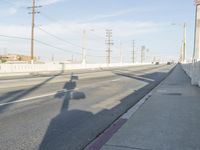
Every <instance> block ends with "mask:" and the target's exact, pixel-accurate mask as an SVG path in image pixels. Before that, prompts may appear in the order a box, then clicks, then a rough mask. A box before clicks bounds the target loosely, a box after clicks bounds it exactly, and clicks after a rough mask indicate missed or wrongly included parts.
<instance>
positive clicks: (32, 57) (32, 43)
mask: <svg viewBox="0 0 200 150" xmlns="http://www.w3.org/2000/svg"><path fill="white" fill-rule="evenodd" d="M39 7H42V6H36V2H35V0H32V7H28V8H29V9H31V12H29V14H31V15H32V25H31V62H32V63H33V61H34V41H35V38H34V37H35V14H37V13H40V12H39V11H36V8H39Z"/></svg>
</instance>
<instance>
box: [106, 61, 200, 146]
mask: <svg viewBox="0 0 200 150" xmlns="http://www.w3.org/2000/svg"><path fill="white" fill-rule="evenodd" d="M102 150H200V88H198V87H195V86H192V85H191V84H190V79H189V77H188V76H187V75H186V74H185V73H184V71H183V70H182V68H181V66H180V65H178V66H177V67H176V68H175V69H174V71H173V72H172V73H171V74H170V75H169V77H168V78H167V79H166V80H165V81H164V82H163V83H161V85H160V86H159V87H157V88H156V89H155V90H154V91H153V92H152V96H151V97H150V98H149V99H148V100H147V101H146V102H145V103H144V104H143V105H142V106H141V107H140V108H139V109H138V110H137V111H136V112H135V113H134V114H133V115H132V116H131V117H130V119H129V120H128V121H127V122H126V123H125V124H124V125H123V126H122V127H121V128H120V129H119V130H118V132H117V133H115V134H114V136H113V137H112V138H111V139H110V140H109V141H108V142H107V143H106V144H105V145H104V146H103V148H102Z"/></svg>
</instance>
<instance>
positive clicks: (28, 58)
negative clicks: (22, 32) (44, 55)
mask: <svg viewBox="0 0 200 150" xmlns="http://www.w3.org/2000/svg"><path fill="white" fill-rule="evenodd" d="M34 60H36V57H34ZM0 61H1V62H13V61H14V62H17V61H25V62H26V61H31V56H27V55H20V54H6V55H0Z"/></svg>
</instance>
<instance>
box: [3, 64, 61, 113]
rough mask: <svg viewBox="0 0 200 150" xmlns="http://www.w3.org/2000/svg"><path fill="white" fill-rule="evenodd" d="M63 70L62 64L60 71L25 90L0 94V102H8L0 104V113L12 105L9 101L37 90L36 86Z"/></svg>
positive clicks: (38, 86)
mask: <svg viewBox="0 0 200 150" xmlns="http://www.w3.org/2000/svg"><path fill="white" fill-rule="evenodd" d="M63 72H64V65H62V70H61V71H60V73H58V74H56V75H54V76H52V77H50V78H48V79H47V80H45V81H43V82H41V83H40V84H37V85H35V86H33V87H31V88H28V89H27V90H17V91H13V92H8V93H6V94H3V95H2V96H0V102H1V103H2V102H3V103H8V104H7V105H4V106H0V113H3V112H4V111H5V110H6V109H7V108H9V107H10V106H11V105H13V104H12V103H10V102H13V101H16V100H19V99H21V98H23V97H24V96H26V95H28V94H30V93H31V92H33V91H35V90H37V89H38V88H40V87H41V86H43V85H45V84H46V83H47V82H49V81H51V80H53V79H54V78H56V77H57V76H60V75H61V74H62V73H63ZM9 103H10V104H9Z"/></svg>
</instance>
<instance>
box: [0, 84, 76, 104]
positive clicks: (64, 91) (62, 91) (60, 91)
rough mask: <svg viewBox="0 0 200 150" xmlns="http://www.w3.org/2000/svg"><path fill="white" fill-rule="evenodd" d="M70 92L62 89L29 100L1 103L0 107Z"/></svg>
mask: <svg viewBox="0 0 200 150" xmlns="http://www.w3.org/2000/svg"><path fill="white" fill-rule="evenodd" d="M75 90H78V88H76V89H75ZM69 91H71V90H66V89H62V90H59V91H56V92H53V93H48V94H44V95H39V96H34V97H29V98H24V99H20V100H16V101H12V102H7V103H1V104H0V106H5V105H9V104H15V103H22V102H26V101H30V100H34V99H39V98H44V97H48V96H53V95H56V94H58V93H66V92H69Z"/></svg>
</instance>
